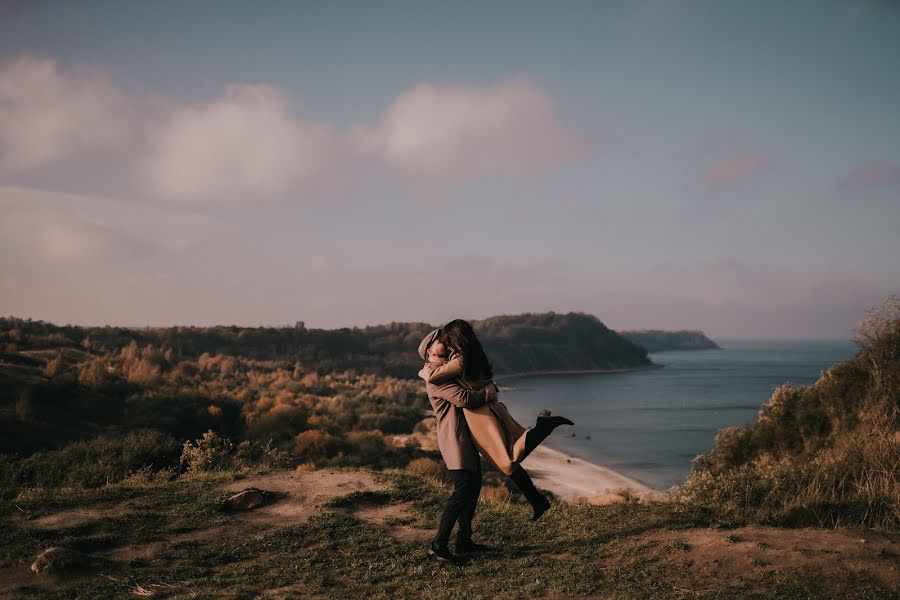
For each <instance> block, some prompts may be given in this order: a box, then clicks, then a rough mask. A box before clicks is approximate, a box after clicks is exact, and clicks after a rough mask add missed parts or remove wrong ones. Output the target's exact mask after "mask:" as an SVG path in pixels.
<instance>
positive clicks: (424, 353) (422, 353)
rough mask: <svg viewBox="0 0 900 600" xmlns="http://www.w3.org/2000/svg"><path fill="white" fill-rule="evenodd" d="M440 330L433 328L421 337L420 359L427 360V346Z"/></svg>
mask: <svg viewBox="0 0 900 600" xmlns="http://www.w3.org/2000/svg"><path fill="white" fill-rule="evenodd" d="M440 331H441V330H440V329H434V330H432V331H431V332H430V333H429V334H428V335H426V336H425V337H424V338H422V341H421V342H419V358H421V359H422V360H428V359H427V357H428V346H430V345H431V344H432V343H433V342H434V340H435V338H437V336H438V333H440Z"/></svg>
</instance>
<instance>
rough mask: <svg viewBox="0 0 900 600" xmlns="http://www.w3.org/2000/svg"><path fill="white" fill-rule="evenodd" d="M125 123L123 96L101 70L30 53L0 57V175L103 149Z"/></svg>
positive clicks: (126, 126) (123, 131) (118, 136)
mask: <svg viewBox="0 0 900 600" xmlns="http://www.w3.org/2000/svg"><path fill="white" fill-rule="evenodd" d="M129 129H130V116H129V110H128V106H127V103H126V100H125V98H124V96H123V94H122V93H121V92H120V91H119V90H118V89H117V88H116V87H115V86H113V84H112V83H111V82H110V80H109V78H108V77H107V76H106V75H105V74H104V73H103V72H102V71H101V70H99V69H96V68H93V67H85V66H80V67H73V68H69V69H66V70H61V69H60V68H59V67H58V66H57V64H56V61H54V60H52V59H46V58H35V57H20V58H16V59H10V60H7V61H4V62H2V63H0V176H4V175H12V174H16V173H20V172H25V171H29V170H31V169H34V168H36V167H39V166H42V165H45V164H48V163H52V162H54V161H58V160H61V159H65V158H69V157H71V156H73V155H76V154H79V153H82V152H90V151H97V150H103V149H109V148H111V147H113V146H115V145H117V144H118V143H120V142H121V141H122V140H123V139H124V138H125V137H126V135H127V133H128V131H129Z"/></svg>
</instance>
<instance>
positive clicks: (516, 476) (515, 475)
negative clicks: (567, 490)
mask: <svg viewBox="0 0 900 600" xmlns="http://www.w3.org/2000/svg"><path fill="white" fill-rule="evenodd" d="M509 478H510V479H512V480H513V483H515V484H516V487H518V488H519V489H520V490H522V494H524V495H525V499H526V500H528V503H529V504H531V510H532V511H533V514H532V516H531V520H532V521H537V520H538V519H540V518H541V515H542V514H544V513H545V512H547V509H548V508H550V501H549V500H547V497H546V496H544V495H543V494H542V493H540V492H539V491H538V489H537V488H536V487H534V482H533V481H531V477H529V476H528V473H527V472H526V471H525V469H523V468H522V467H516V470H515V471H513V472H512V474H510V476H509Z"/></svg>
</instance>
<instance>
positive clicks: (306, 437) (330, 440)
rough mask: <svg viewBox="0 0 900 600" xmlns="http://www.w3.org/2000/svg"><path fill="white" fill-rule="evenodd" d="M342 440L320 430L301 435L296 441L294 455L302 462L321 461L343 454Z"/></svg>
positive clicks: (312, 430)
mask: <svg viewBox="0 0 900 600" xmlns="http://www.w3.org/2000/svg"><path fill="white" fill-rule="evenodd" d="M343 451H344V443H343V440H341V438H339V437H337V436H334V435H332V434H330V433H328V432H325V431H321V430H319V429H310V430H309V431H304V432H302V433H300V434H299V435H298V436H297V438H296V439H295V440H294V454H295V455H296V456H297V458H298V459H300V460H301V461H313V462H316V461H320V460H323V459H326V458H333V457H335V456H337V455H338V454H339V453H343Z"/></svg>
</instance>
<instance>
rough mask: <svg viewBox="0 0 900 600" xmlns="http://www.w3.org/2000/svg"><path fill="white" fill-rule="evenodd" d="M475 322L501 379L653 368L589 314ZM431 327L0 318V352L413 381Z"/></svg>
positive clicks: (641, 353)
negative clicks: (214, 358)
mask: <svg viewBox="0 0 900 600" xmlns="http://www.w3.org/2000/svg"><path fill="white" fill-rule="evenodd" d="M472 324H473V326H474V327H475V330H476V331H477V332H478V335H479V336H480V338H481V340H482V342H483V343H484V346H485V349H486V351H487V353H488V356H489V357H490V359H491V360H492V361H493V363H494V367H495V371H496V373H497V374H498V375H500V374H508V373H519V372H533V371H565V370H587V369H610V368H623V367H638V366H645V365H649V364H650V359H648V358H647V352H646V351H645V350H644V349H643V348H641V347H640V346H637V345H635V344H634V343H633V342H630V341H628V340H627V339H624V338H623V337H622V336H620V335H619V334H617V333H616V332H615V331H613V330H611V329H609V328H608V327H606V326H605V325H604V324H603V323H602V322H601V321H600V320H599V319H597V318H596V317H594V316H592V315H587V314H584V313H568V314H557V313H552V312H550V313H542V314H522V315H515V316H497V317H491V318H489V319H484V320H481V321H472ZM433 328H434V326H433V325H429V324H427V323H389V324H385V325H375V326H371V327H363V328H359V327H354V328H352V329H351V328H341V329H308V328H306V327H305V326H304V325H303V323H302V322H298V323H297V324H296V325H295V326H294V327H289V326H287V327H237V326H233V325H232V326H224V325H219V326H215V327H182V326H176V327H144V328H125V327H109V326H106V327H79V326H71V325H65V326H60V325H54V324H52V323H46V322H44V321H32V320H30V319H29V320H25V319H15V318H4V319H0V352H3V351H4V350H5V351H6V353H7V355H12V354H17V353H21V352H23V351H25V352H32V353H33V351H46V350H57V349H62V348H75V349H78V350H79V351H83V352H88V353H90V354H94V355H102V354H106V353H110V352H117V351H119V350H121V349H122V348H125V347H127V346H128V345H129V344H130V343H131V342H132V341H135V342H136V343H137V344H138V345H139V346H144V345H146V344H150V345H153V346H155V347H158V348H159V349H160V350H161V351H162V352H164V353H165V352H170V355H171V356H172V357H173V358H175V359H178V358H198V357H199V356H201V355H202V354H204V353H206V354H209V355H217V354H219V355H222V354H224V355H231V356H240V357H243V358H247V359H255V360H282V361H290V362H291V363H292V364H293V363H295V362H299V363H300V364H301V366H302V367H303V369H304V370H314V371H316V372H318V373H320V374H324V373H331V372H335V371H346V370H351V371H356V372H358V373H374V374H378V375H390V376H393V377H401V378H415V373H416V371H418V369H419V366H420V365H419V363H420V362H421V361H420V360H419V357H418V356H417V355H416V348H417V347H418V344H419V341H420V340H421V339H422V338H423V337H424V336H425V334H427V333H428V332H429V331H430V330H431V329H433ZM54 356H55V354H54ZM11 360H12V361H20V362H21V361H22V360H25V359H22V358H15V359H11ZM7 362H9V361H7Z"/></svg>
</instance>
